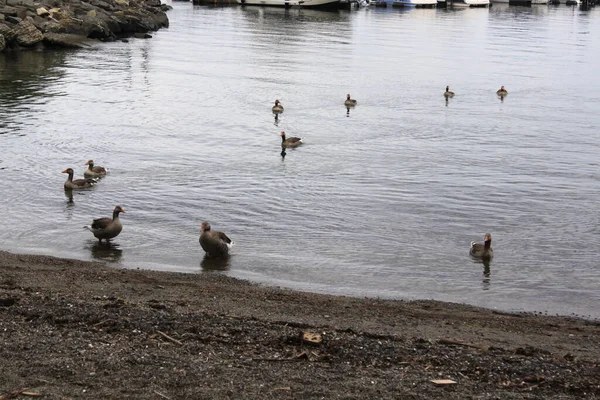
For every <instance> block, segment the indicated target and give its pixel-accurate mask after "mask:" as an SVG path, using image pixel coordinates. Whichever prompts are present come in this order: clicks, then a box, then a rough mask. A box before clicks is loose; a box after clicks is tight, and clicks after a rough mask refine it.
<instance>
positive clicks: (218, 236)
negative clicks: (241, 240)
mask: <svg viewBox="0 0 600 400" xmlns="http://www.w3.org/2000/svg"><path fill="white" fill-rule="evenodd" d="M200 246H202V250H204V251H205V252H206V255H207V256H209V257H219V256H226V255H227V254H229V249H230V248H231V246H233V242H232V241H231V239H229V238H228V237H227V235H226V234H224V233H223V232H219V231H213V230H211V229H210V224H209V223H208V222H206V221H204V222H202V225H201V226H200Z"/></svg>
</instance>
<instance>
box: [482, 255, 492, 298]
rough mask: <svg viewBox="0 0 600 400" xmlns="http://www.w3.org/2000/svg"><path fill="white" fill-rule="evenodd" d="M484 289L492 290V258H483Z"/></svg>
mask: <svg viewBox="0 0 600 400" xmlns="http://www.w3.org/2000/svg"><path fill="white" fill-rule="evenodd" d="M482 262H483V281H482V282H483V286H482V289H483V290H490V285H491V278H490V276H491V271H490V260H489V259H488V260H483V261H482Z"/></svg>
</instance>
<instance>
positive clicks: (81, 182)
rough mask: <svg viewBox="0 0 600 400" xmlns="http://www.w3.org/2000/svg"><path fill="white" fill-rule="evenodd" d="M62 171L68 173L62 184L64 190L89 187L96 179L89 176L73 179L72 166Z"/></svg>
mask: <svg viewBox="0 0 600 400" xmlns="http://www.w3.org/2000/svg"><path fill="white" fill-rule="evenodd" d="M62 173H63V174H69V176H68V177H67V181H66V182H65V184H64V187H65V190H73V189H86V188H91V187H92V186H94V185H95V184H96V180H95V179H90V178H85V179H75V180H73V174H74V172H73V168H67V169H65V170H64V171H62Z"/></svg>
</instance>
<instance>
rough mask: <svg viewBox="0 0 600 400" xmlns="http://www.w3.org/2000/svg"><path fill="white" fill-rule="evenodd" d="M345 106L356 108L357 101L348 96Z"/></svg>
mask: <svg viewBox="0 0 600 400" xmlns="http://www.w3.org/2000/svg"><path fill="white" fill-rule="evenodd" d="M344 105H345V106H355V105H356V100H354V99H351V98H350V94H347V95H346V101H344Z"/></svg>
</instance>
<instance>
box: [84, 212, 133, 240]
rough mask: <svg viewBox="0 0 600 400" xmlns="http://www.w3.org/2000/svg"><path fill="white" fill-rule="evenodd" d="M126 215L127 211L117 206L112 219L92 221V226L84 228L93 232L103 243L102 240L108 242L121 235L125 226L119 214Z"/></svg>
mask: <svg viewBox="0 0 600 400" xmlns="http://www.w3.org/2000/svg"><path fill="white" fill-rule="evenodd" d="M120 213H123V214H125V209H124V208H123V207H121V206H116V207H115V209H114V210H113V216H112V219H110V218H108V217H105V218H98V219H95V220H93V221H92V225H91V226H84V228H86V229H87V230H89V231H90V232H92V233H93V234H94V236H95V237H96V238H97V239H98V240H99V241H100V242H102V239H105V240H106V241H107V242H108V241H109V240H110V239H112V238H114V237H117V236H118V235H119V233H121V231H122V230H123V224H121V221H120V220H119V214H120Z"/></svg>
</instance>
